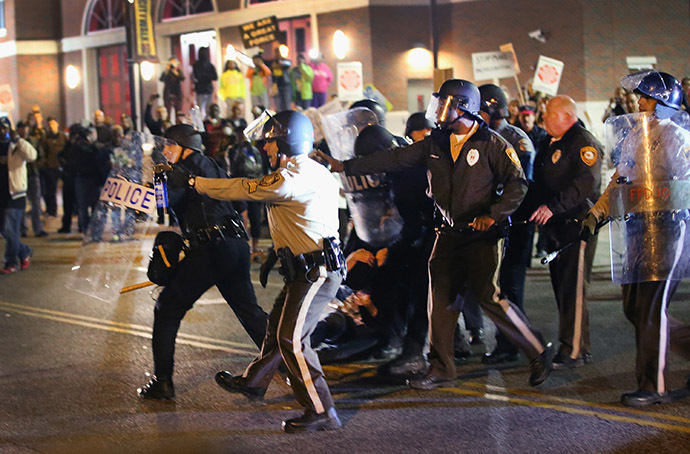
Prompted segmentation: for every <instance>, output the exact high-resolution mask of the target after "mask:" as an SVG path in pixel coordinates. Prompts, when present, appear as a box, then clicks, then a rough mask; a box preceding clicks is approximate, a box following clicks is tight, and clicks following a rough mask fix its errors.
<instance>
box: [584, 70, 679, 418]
mask: <svg viewBox="0 0 690 454" xmlns="http://www.w3.org/2000/svg"><path fill="white" fill-rule="evenodd" d="M621 83H622V85H623V86H624V87H625V88H627V89H629V90H634V92H635V93H637V94H638V95H640V99H639V101H638V105H639V107H640V112H641V113H639V114H629V115H624V116H621V117H614V118H611V119H609V120H608V121H607V126H608V128H607V129H609V130H613V131H617V134H616V135H617V136H619V138H621V140H616V141H615V142H616V143H617V147H616V148H617V150H616V149H614V151H617V152H620V155H618V156H614V157H615V161H617V169H616V172H615V173H614V175H613V177H612V178H611V181H610V182H609V185H608V186H607V187H606V190H605V191H604V193H603V194H602V196H601V198H599V200H598V201H597V202H596V204H595V205H594V206H593V207H592V208H591V210H590V212H589V214H588V215H587V218H586V219H585V222H584V225H583V233H585V236H590V235H592V234H594V233H595V232H596V226H597V223H599V222H601V221H602V220H604V219H606V218H607V217H608V216H609V215H612V216H617V217H618V216H623V217H622V219H620V220H619V222H622V223H623V224H624V226H623V227H622V230H617V229H613V230H612V232H616V231H620V232H621V233H623V232H624V234H625V238H624V241H623V242H621V243H619V244H622V245H623V247H621V250H625V251H626V257H625V259H624V261H623V263H622V264H621V265H622V266H621V267H620V268H618V267H617V266H616V264H615V263H614V272H615V275H616V276H615V277H616V280H617V281H620V282H621V283H622V284H623V311H624V313H625V316H626V318H627V319H628V320H629V321H630V322H631V323H632V324H633V325H634V326H635V340H636V344H637V358H636V362H635V375H636V377H637V390H636V391H634V392H628V393H625V394H623V395H622V396H621V401H622V403H623V404H624V405H627V406H633V407H643V406H647V405H652V404H656V403H662V402H668V401H670V400H671V399H670V396H669V394H668V392H667V390H668V386H667V381H666V355H667V351H668V348H669V345H670V348H671V350H673V351H674V352H675V353H678V354H680V355H681V356H683V357H684V358H685V359H690V344H688V341H687V339H688V332H690V326H687V325H684V324H683V323H681V322H680V321H678V320H676V319H674V318H673V317H671V316H669V315H668V314H667V307H668V304H669V302H670V300H671V299H672V298H673V296H674V294H675V292H676V290H677V289H678V285H679V284H680V281H681V279H682V278H684V277H685V276H686V275H687V271H686V270H687V269H688V268H687V263H688V258H687V256H688V255H687V247H688V239H689V238H690V237H689V236H688V233H687V225H688V220H689V218H690V217H689V216H688V201H687V200H685V199H686V197H684V196H683V195H681V194H683V192H682V191H679V189H680V188H683V187H685V186H686V185H687V184H688V180H690V165H688V161H687V150H688V147H690V132H688V131H687V130H685V129H683V128H682V127H680V126H678V125H677V124H676V123H674V121H671V120H670V119H669V118H670V117H671V116H673V115H675V114H677V112H678V111H679V110H680V103H681V99H682V92H681V85H680V83H678V80H677V79H676V78H675V77H673V76H672V75H670V74H667V73H664V72H658V71H643V72H640V73H634V74H630V75H628V76H626V77H624V78H623V79H622V80H621ZM682 117H685V118H684V122H685V124H688V121H689V120H690V119H688V118H687V115H682ZM681 121H683V120H681ZM631 126H632V127H631ZM616 154H617V153H616ZM658 187H664V188H668V195H669V196H668V197H666V198H662V199H661V200H659V199H656V198H654V197H651V198H650V199H645V205H646V207H645V205H643V206H639V205H638V206H635V203H634V202H635V201H636V200H639V199H638V198H636V197H635V196H632V197H630V195H631V194H638V193H639V192H637V191H639V190H640V189H641V188H643V189H646V190H647V191H649V192H650V193H653V191H654V189H655V188H658ZM685 194H687V192H685ZM678 195H681V196H680V197H678ZM669 202H672V203H675V205H673V206H671V205H666V204H667V203H669ZM619 207H623V208H624V211H623V212H621V210H620V208H619ZM614 238H615V237H614ZM617 268H618V269H617ZM687 386H688V387H690V380H689V381H688V383H687Z"/></svg>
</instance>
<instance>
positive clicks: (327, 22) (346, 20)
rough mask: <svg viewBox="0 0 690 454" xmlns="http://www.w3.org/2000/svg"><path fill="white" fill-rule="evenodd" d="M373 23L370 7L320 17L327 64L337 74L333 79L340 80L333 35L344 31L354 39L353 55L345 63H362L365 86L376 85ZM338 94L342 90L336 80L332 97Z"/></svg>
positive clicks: (349, 54) (323, 48)
mask: <svg viewBox="0 0 690 454" xmlns="http://www.w3.org/2000/svg"><path fill="white" fill-rule="evenodd" d="M370 21H371V18H370V12H369V9H368V8H360V9H354V10H347V11H339V12H334V13H327V14H320V15H319V16H318V24H319V48H320V49H321V52H322V53H323V56H324V61H325V62H326V63H327V64H328V66H329V67H330V68H331V71H332V72H333V77H337V72H336V65H337V62H338V59H337V58H336V57H335V54H334V53H333V34H334V33H335V31H336V30H342V31H343V32H344V33H345V34H346V35H347V36H348V37H349V38H350V52H349V53H348V54H347V57H346V58H345V60H344V61H359V62H361V63H362V73H363V76H364V83H373V82H375V72H374V64H373V62H374V59H373V57H372V55H373V46H372V32H371V28H370ZM337 92H338V88H337V86H336V82H335V81H334V82H333V83H332V84H331V86H330V87H329V90H328V93H329V97H330V95H331V94H335V93H337Z"/></svg>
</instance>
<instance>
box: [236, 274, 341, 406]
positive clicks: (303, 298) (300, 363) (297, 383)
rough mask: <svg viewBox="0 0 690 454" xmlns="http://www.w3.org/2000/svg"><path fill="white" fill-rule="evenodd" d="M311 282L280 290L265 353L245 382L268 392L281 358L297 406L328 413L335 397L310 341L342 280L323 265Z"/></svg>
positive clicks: (249, 370) (303, 280)
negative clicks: (267, 389)
mask: <svg viewBox="0 0 690 454" xmlns="http://www.w3.org/2000/svg"><path fill="white" fill-rule="evenodd" d="M313 274H315V275H313ZM309 277H310V278H311V279H310V280H311V281H312V282H310V281H308V280H307V279H306V277H305V275H304V274H303V273H301V274H300V275H299V276H298V277H297V278H296V279H295V281H294V282H292V283H290V284H286V285H285V287H284V288H283V290H282V291H281V293H280V295H279V296H278V298H277V299H276V301H275V304H274V305H273V309H272V310H271V313H270V314H269V316H268V328H267V330H266V337H265V338H264V342H263V345H262V346H261V352H260V353H259V356H258V357H257V358H256V359H254V361H252V363H251V364H250V365H249V367H247V369H246V370H245V372H244V374H243V377H245V378H246V385H247V386H249V387H253V388H262V389H266V388H268V385H269V383H270V382H271V379H272V378H273V375H275V372H276V370H277V369H278V366H279V365H280V363H281V359H282V361H283V362H284V363H285V366H286V367H287V372H288V377H289V378H290V386H291V387H292V391H293V392H294V394H295V398H296V399H297V402H299V404H300V405H302V406H303V407H304V408H306V409H307V411H313V412H315V413H323V412H325V411H328V410H329V409H330V408H332V407H333V405H334V404H333V398H332V397H331V392H330V390H329V389H328V384H327V383H326V378H325V376H324V373H323V370H322V369H321V363H320V362H319V357H318V356H317V354H316V352H314V350H313V349H312V346H311V340H310V336H311V333H312V332H313V331H314V328H316V324H317V323H318V321H319V319H320V318H321V314H322V312H323V311H324V309H326V306H327V305H328V303H329V302H330V301H331V300H333V298H335V294H336V292H337V291H338V287H339V286H340V283H341V281H342V277H341V276H340V274H339V273H337V272H333V271H326V268H325V267H324V266H321V267H319V268H318V272H317V270H313V271H312V273H310V276H309Z"/></svg>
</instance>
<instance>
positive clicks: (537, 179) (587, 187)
mask: <svg viewBox="0 0 690 454" xmlns="http://www.w3.org/2000/svg"><path fill="white" fill-rule="evenodd" d="M601 160H602V147H601V145H600V144H599V142H598V141H597V139H595V138H594V136H593V135H592V134H591V133H590V132H589V131H587V130H586V129H585V128H583V127H581V126H579V125H578V124H574V125H573V126H572V127H571V128H570V129H569V130H568V131H567V132H566V133H565V134H564V135H563V137H561V139H560V140H557V141H554V142H551V144H549V145H548V147H545V148H543V149H542V150H541V151H540V152H539V153H537V158H536V161H535V163H534V183H535V184H534V185H533V186H531V187H530V195H529V198H530V200H531V201H533V203H532V207H531V208H532V209H536V208H537V207H538V206H540V205H544V204H545V205H546V206H547V207H549V209H550V210H551V211H552V212H553V214H554V219H553V220H554V221H558V220H566V219H574V218H582V217H583V216H584V215H585V214H586V213H587V211H589V208H590V207H591V206H592V205H593V204H594V203H595V202H596V201H597V199H598V198H599V195H600V194H601V189H600V188H601ZM550 222H551V221H550Z"/></svg>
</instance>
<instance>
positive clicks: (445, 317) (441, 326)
mask: <svg viewBox="0 0 690 454" xmlns="http://www.w3.org/2000/svg"><path fill="white" fill-rule="evenodd" d="M479 105H480V95H479V90H478V89H477V87H476V86H475V85H474V84H473V83H471V82H468V81H466V80H460V79H450V80H447V81H446V82H444V83H443V85H442V86H441V88H440V90H439V92H438V93H434V95H433V97H432V99H431V102H430V105H429V108H428V110H427V113H428V114H429V115H430V116H431V117H432V118H433V120H434V122H435V123H437V124H438V128H436V129H434V131H433V132H432V133H431V135H430V136H429V137H427V138H426V139H424V140H422V141H420V142H417V143H415V144H412V145H410V146H408V147H405V148H402V149H397V150H385V151H379V152H377V153H374V154H372V155H369V156H366V157H359V158H356V159H352V160H348V161H346V162H345V163H342V162H339V161H336V160H334V159H332V158H328V157H327V156H325V155H322V157H323V158H324V159H328V160H329V162H330V164H331V166H332V167H331V170H334V171H342V170H345V172H346V173H347V174H350V175H352V174H364V173H372V172H379V171H384V170H386V171H395V170H400V169H405V168H410V167H415V166H426V167H427V169H428V173H429V180H430V184H431V192H432V193H433V196H434V201H435V203H436V208H437V211H438V213H439V215H440V216H441V219H440V224H441V226H440V228H439V230H438V232H437V234H436V242H435V244H434V248H433V252H432V254H431V259H430V260H429V273H430V279H431V282H430V289H431V295H430V308H429V313H430V327H429V337H430V346H431V351H430V353H429V359H430V362H431V366H430V369H429V371H428V372H427V374H426V376H424V377H423V378H419V379H414V380H410V381H409V383H410V386H411V387H413V388H416V389H433V388H437V387H439V386H445V385H451V384H452V383H453V380H455V378H456V369H455V362H454V352H453V333H454V330H455V326H456V324H457V319H458V315H459V311H458V310H457V309H456V308H454V307H453V306H452V302H453V299H454V298H455V296H456V295H457V294H458V293H460V292H461V291H463V292H465V293H466V294H471V295H473V297H475V298H477V299H478V301H479V303H480V305H481V307H482V309H484V311H485V312H486V313H487V314H488V315H489V317H490V318H491V319H492V320H493V321H494V323H496V324H497V325H498V327H499V329H501V330H503V331H504V332H505V333H506V335H507V336H508V338H509V339H510V340H511V341H512V342H513V343H515V344H516V345H518V346H519V347H520V348H521V349H522V350H523V352H524V353H525V356H527V357H528V358H529V359H530V361H531V369H532V370H531V375H530V379H529V382H530V384H531V385H533V386H536V385H538V384H540V383H542V382H543V381H544V380H546V378H547V377H548V375H549V372H550V371H551V359H552V357H553V354H552V353H553V347H552V346H551V344H548V345H547V346H544V345H542V342H541V341H540V340H539V337H540V336H539V334H538V333H536V332H534V331H533V330H532V329H531V328H530V324H529V321H527V319H526V318H525V316H524V315H523V314H522V312H520V310H519V309H518V308H517V307H515V306H514V305H513V304H511V303H510V302H509V301H508V300H506V299H503V298H500V297H499V289H498V285H497V282H496V275H497V273H496V271H497V269H498V266H499V261H500V250H501V248H500V244H499V243H500V241H499V239H498V235H497V232H496V228H495V227H494V225H495V224H497V223H502V222H504V221H505V220H506V219H507V217H508V216H509V215H510V214H511V213H512V212H513V211H515V209H516V208H517V207H518V205H519V204H520V202H521V201H522V199H523V197H524V195H525V192H526V190H527V181H526V180H525V177H524V173H523V172H522V169H521V168H520V161H519V160H518V157H517V154H516V153H515V150H513V149H512V148H511V147H510V145H509V144H508V143H507V142H506V141H505V140H504V139H502V138H501V137H500V136H499V135H498V134H496V133H495V132H493V131H491V130H490V129H489V128H488V127H487V125H486V124H485V123H484V121H483V120H482V119H481V117H479V113H478V111H479ZM499 184H500V185H502V186H503V192H502V195H501V196H500V197H497V196H496V190H497V186H498V185H499ZM463 296H465V295H463Z"/></svg>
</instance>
